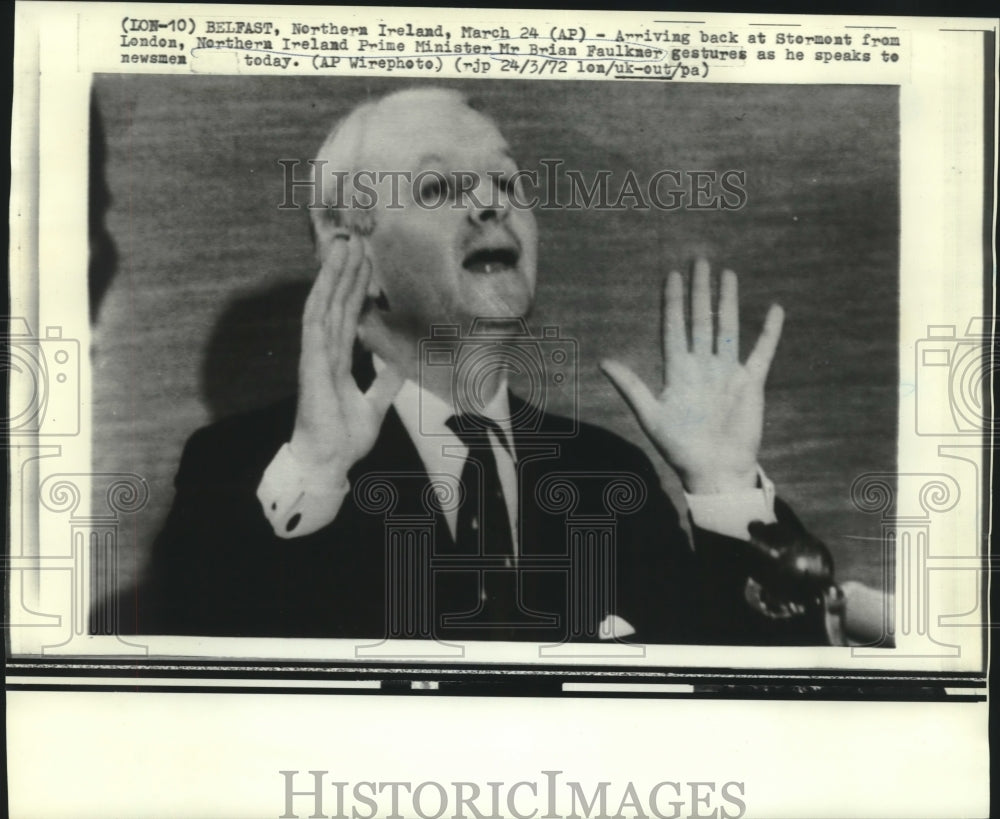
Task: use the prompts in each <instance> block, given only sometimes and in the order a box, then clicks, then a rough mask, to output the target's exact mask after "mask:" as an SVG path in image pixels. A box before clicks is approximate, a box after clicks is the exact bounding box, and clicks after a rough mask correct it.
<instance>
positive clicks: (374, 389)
mask: <svg viewBox="0 0 1000 819" xmlns="http://www.w3.org/2000/svg"><path fill="white" fill-rule="evenodd" d="M404 380H405V379H404V378H403V376H401V375H400V374H399V373H398V372H397V371H396V369H395V368H394V367H392V366H386V367H383V368H382V371H381V372H379V374H378V375H376V376H375V380H374V381H373V382H372V385H371V386H370V387H369V388H368V391H367V392H366V393H365V398H366V399H367V401H368V403H369V405H370V406H371V408H372V409H373V410H374V411H375V412H376V413H377V415H378V416H379V417H381V416H383V415H385V413H386V411H387V410H388V409H389V405H390V404H391V403H392V402H393V400H394V399H395V398H396V395H397V394H398V393H399V389H400V387H402V386H403V381H404Z"/></svg>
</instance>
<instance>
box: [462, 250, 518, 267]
mask: <svg viewBox="0 0 1000 819" xmlns="http://www.w3.org/2000/svg"><path fill="white" fill-rule="evenodd" d="M519 257H520V253H518V251H517V250H516V249H514V248H508V247H484V248H481V249H479V250H474V251H472V253H470V254H469V255H468V256H466V257H465V259H464V260H463V261H462V267H464V268H465V269H466V270H468V271H469V272H470V273H503V272H505V271H508V270H513V269H514V268H516V267H517V260H518V258H519Z"/></svg>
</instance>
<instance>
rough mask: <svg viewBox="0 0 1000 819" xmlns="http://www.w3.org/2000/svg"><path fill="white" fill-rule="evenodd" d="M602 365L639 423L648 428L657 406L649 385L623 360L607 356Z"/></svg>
mask: <svg viewBox="0 0 1000 819" xmlns="http://www.w3.org/2000/svg"><path fill="white" fill-rule="evenodd" d="M600 366H601V372H603V373H604V374H605V375H606V376H607V377H608V380H609V381H610V382H611V383H612V384H614V386H615V389H617V390H618V392H619V393H621V396H622V398H624V399H625V403H626V404H628V405H629V407H630V408H631V410H632V412H634V413H635V416H636V418H637V419H638V420H639V424H640V425H641V426H642V427H643V428H648V427H649V421H650V420H651V419H652V417H653V411H654V409H655V407H656V398H655V397H654V396H653V394H652V393H651V392H650V391H649V387H647V386H646V384H645V382H644V381H643V380H642V379H641V378H639V376H637V375H636V374H635V373H634V372H632V370H631V369H630V368H629V367H626V366H625V365H624V364H622V363H621V362H618V361H615V360H613V359H610V358H606V359H604V360H603V361H602V362H601V365H600Z"/></svg>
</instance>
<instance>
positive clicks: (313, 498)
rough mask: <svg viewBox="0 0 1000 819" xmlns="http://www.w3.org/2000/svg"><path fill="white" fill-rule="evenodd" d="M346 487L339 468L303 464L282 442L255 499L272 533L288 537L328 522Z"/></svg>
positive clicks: (334, 512) (332, 517)
mask: <svg viewBox="0 0 1000 819" xmlns="http://www.w3.org/2000/svg"><path fill="white" fill-rule="evenodd" d="M350 490H351V485H350V483H349V482H348V480H347V475H346V474H344V472H343V471H342V470H340V469H337V468H335V467H333V466H331V467H330V468H322V467H315V466H311V465H306V464H303V463H302V462H301V461H299V460H298V459H296V457H295V455H294V454H293V453H292V449H291V447H290V446H289V445H288V444H285V445H284V446H283V447H281V449H279V450H278V454H277V455H275V456H274V460H272V461H271V463H270V465H269V466H268V467H267V469H266V470H265V471H264V477H263V479H262V480H261V482H260V485H259V486H258V487H257V500H259V501H260V503H261V506H263V507H264V515H265V516H266V517H267V519H268V521H270V523H271V527H272V528H273V529H274V533H275V534H276V535H277V536H278V537H280V538H286V539H289V538H296V537H302V536H303V535H309V534H312V533H313V532H315V531H316V530H318V529H322V528H323V527H324V526H326V525H327V524H328V523H330V522H331V521H332V520H333V519H334V518H335V517H337V512H339V511H340V507H341V505H342V504H343V503H344V498H345V497H347V493H348V492H349V491H350Z"/></svg>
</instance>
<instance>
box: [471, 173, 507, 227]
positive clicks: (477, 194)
mask: <svg viewBox="0 0 1000 819" xmlns="http://www.w3.org/2000/svg"><path fill="white" fill-rule="evenodd" d="M483 181H484V182H485V181H486V180H483ZM470 193H471V196H470V197H469V200H468V216H469V221H471V222H472V223H473V224H474V225H486V224H489V223H490V222H501V223H502V222H505V221H506V220H507V217H508V215H509V212H510V203H509V202H508V201H507V195H506V194H505V193H504V192H502V191H500V190H498V189H497V188H496V187H495V186H493V185H490V184H480V185H479V186H478V187H477V188H476V189H475V190H473V191H471V192H470Z"/></svg>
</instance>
